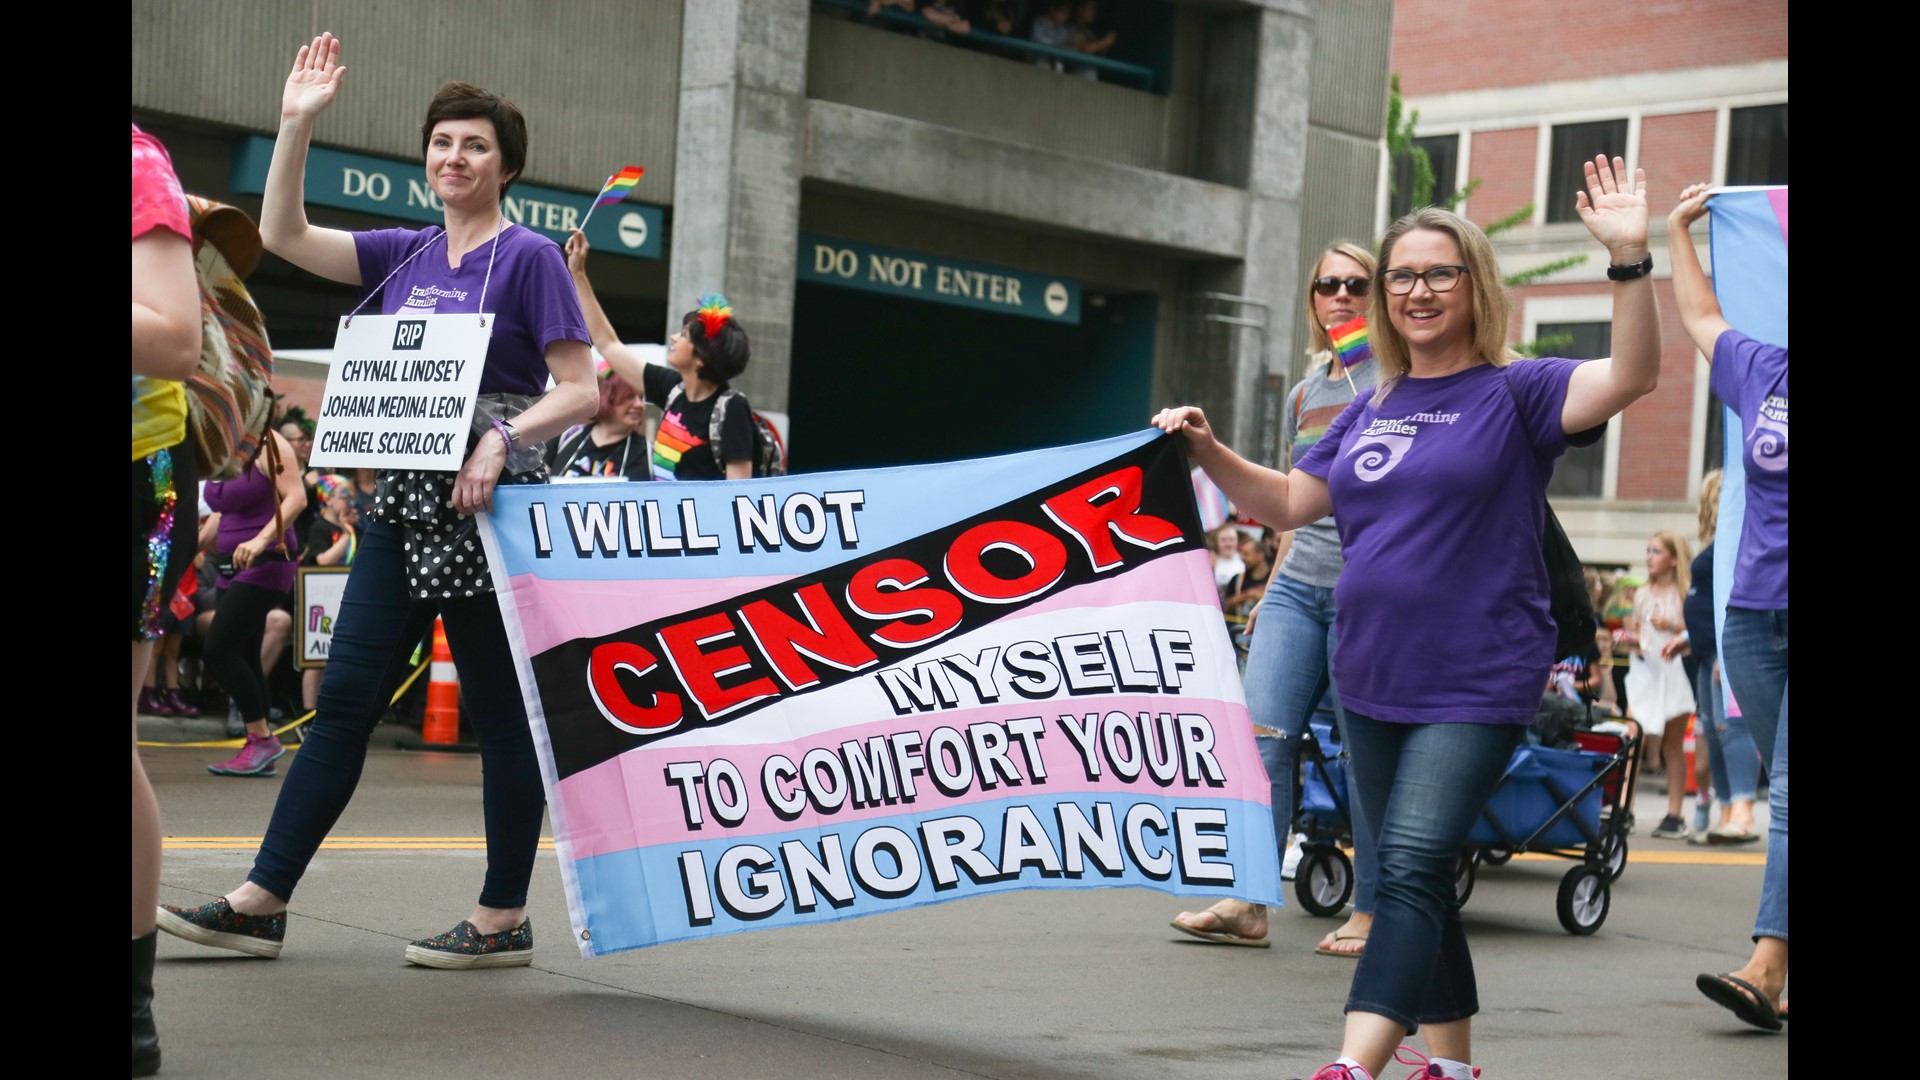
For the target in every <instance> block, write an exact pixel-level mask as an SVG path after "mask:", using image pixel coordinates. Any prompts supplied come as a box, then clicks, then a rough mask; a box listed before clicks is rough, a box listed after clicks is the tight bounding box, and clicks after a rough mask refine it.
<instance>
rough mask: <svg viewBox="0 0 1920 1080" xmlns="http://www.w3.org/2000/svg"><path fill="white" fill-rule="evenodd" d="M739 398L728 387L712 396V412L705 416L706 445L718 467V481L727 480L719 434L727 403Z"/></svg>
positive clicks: (723, 428) (733, 390)
mask: <svg viewBox="0 0 1920 1080" xmlns="http://www.w3.org/2000/svg"><path fill="white" fill-rule="evenodd" d="M739 396H740V391H738V390H735V389H734V388H733V387H731V386H729V387H727V388H726V389H725V390H722V391H720V392H719V393H717V394H715V395H714V396H713V412H712V413H710V414H709V415H708V416H707V445H709V446H711V447H713V463H714V464H715V465H718V466H719V467H720V479H722V480H725V479H726V478H727V459H726V456H725V454H724V453H723V452H722V451H721V449H720V434H721V432H722V431H723V430H725V427H726V421H727V403H728V402H729V401H732V400H733V399H734V398H736V397H739Z"/></svg>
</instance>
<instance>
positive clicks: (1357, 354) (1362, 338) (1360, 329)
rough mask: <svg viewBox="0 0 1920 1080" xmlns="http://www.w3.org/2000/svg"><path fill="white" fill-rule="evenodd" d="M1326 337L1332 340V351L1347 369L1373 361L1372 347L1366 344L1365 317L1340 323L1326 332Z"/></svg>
mask: <svg viewBox="0 0 1920 1080" xmlns="http://www.w3.org/2000/svg"><path fill="white" fill-rule="evenodd" d="M1327 336H1328V337H1329V338H1331V339H1333V351H1334V352H1336V353H1339V354H1340V362H1341V363H1342V364H1344V365H1346V366H1347V367H1352V366H1353V365H1355V364H1358V363H1360V362H1362V361H1365V360H1371V359H1373V346H1371V345H1369V344H1367V317H1366V316H1365V315H1362V316H1360V317H1359V318H1356V319H1354V320H1352V321H1350V322H1343V323H1341V324H1340V325H1339V326H1336V327H1334V328H1333V329H1331V330H1329V331H1327Z"/></svg>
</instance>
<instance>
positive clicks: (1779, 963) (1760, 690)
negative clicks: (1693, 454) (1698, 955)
mask: <svg viewBox="0 0 1920 1080" xmlns="http://www.w3.org/2000/svg"><path fill="white" fill-rule="evenodd" d="M1710 194H1712V193H1711V191H1710V189H1709V187H1708V185H1706V184H1694V185H1692V186H1690V187H1688V188H1687V189H1686V190H1685V191H1682V192H1681V193H1680V202H1679V205H1677V206H1675V207H1674V208H1673V212H1672V213H1671V214H1669V215H1668V217H1667V237H1668V244H1669V245H1670V247H1671V250H1672V252H1673V299H1674V303H1675V305H1676V306H1678V307H1679V309H1680V323H1681V325H1682V326H1685V327H1686V328H1687V336H1688V337H1690V338H1692V339H1693V343H1694V344H1695V345H1697V346H1699V348H1700V351H1701V352H1703V353H1705V354H1706V355H1707V356H1709V357H1711V358H1712V361H1713V392H1714V393H1715V394H1716V395H1718V396H1719V398H1720V400H1721V401H1724V402H1726V403H1727V407H1728V408H1729V409H1732V410H1733V411H1734V412H1735V413H1736V414H1737V415H1738V416H1739V417H1740V430H1741V432H1742V435H1743V438H1744V445H1743V446H1742V447H1741V448H1740V450H1739V453H1740V465H1741V470H1742V472H1743V473H1744V479H1745V480H1746V492H1747V502H1746V511H1745V513H1744V515H1743V516H1742V520H1741V522H1740V531H1739V535H1738V536H1737V537H1736V538H1735V541H1734V542H1735V543H1737V544H1738V545H1739V548H1738V553H1737V554H1736V556H1735V558H1734V564H1733V587H1732V589H1731V590H1730V591H1729V593H1728V599H1727V611H1726V621H1725V625H1724V627H1723V629H1722V631H1721V635H1720V655H1721V658H1722V672H1723V674H1724V675H1725V676H1726V682H1727V687H1728V689H1729V690H1731V691H1732V692H1733V698H1734V700H1736V701H1738V702H1739V703H1740V711H1741V713H1742V716H1743V719H1744V720H1745V721H1746V725H1747V730H1748V732H1749V733H1750V734H1752V736H1753V743H1754V746H1755V747H1757V748H1758V749H1759V751H1760V760H1762V761H1764V762H1766V764H1767V870H1766V873H1765V875H1764V876H1763V877H1762V878H1761V881H1760V910H1759V912H1758V914H1757V915H1756V916H1755V918H1754V923H1753V955H1752V956H1751V957H1750V958H1749V959H1748V960H1747V963H1746V966H1745V967H1742V968H1741V969H1740V970H1738V971H1734V972H1730V973H1728V974H1724V975H1716V974H1713V973H1709V972H1703V973H1702V974H1701V975H1700V976H1699V977H1698V978H1696V979H1695V980H1694V985H1695V986H1697V987H1699V989H1700V992H1701V993H1703V994H1705V995H1706V996H1707V997H1708V998H1710V999H1712V1000H1713V1001H1714V1002H1715V1003H1717V1004H1719V1005H1722V1006H1724V1007H1725V1008H1727V1009H1729V1010H1731V1011H1732V1012H1733V1014H1734V1015H1735V1016H1738V1017H1739V1018H1740V1019H1741V1020H1743V1021H1745V1022H1747V1023H1749V1024H1752V1025H1753V1026H1754V1027H1757V1028H1764V1029H1766V1030H1768V1031H1778V1030H1780V1027H1781V1024H1780V1022H1781V1021H1782V1020H1785V1019H1786V1018H1787V1010H1786V1002H1785V1001H1782V1000H1781V995H1782V994H1784V993H1785V992H1786V988H1787V655H1788V653H1787V643H1788V638H1787V625H1788V624H1787V350H1786V347H1785V346H1781V345H1773V344H1769V343H1767V342H1764V341H1757V340H1755V339H1754V338H1752V337H1749V336H1748V335H1746V334H1744V333H1742V332H1741V331H1739V330H1738V329H1736V328H1734V327H1733V326H1732V325H1731V324H1729V323H1728V322H1727V319H1726V316H1725V315H1723V314H1722V313H1721V309H1720V301H1719V300H1718V299H1717V298H1716V297H1715V295H1714V285H1713V282H1710V281H1709V280H1707V275H1706V273H1705V272H1704V271H1703V270H1701V268H1700V256H1699V255H1698V254H1697V253H1696V252H1695V251H1694V250H1693V235H1692V234H1691V233H1689V232H1688V231H1687V230H1688V227H1689V226H1691V225H1692V224H1693V223H1694V222H1696V221H1698V220H1700V218H1701V217H1703V216H1705V215H1706V213H1707V199H1708V196H1709V195H1710ZM1742 194H1744V195H1746V196H1747V198H1748V200H1749V201H1750V202H1751V203H1753V204H1754V206H1755V207H1756V208H1758V209H1759V211H1760V215H1761V216H1762V217H1764V218H1765V219H1766V220H1765V221H1763V222H1761V223H1760V227H1761V228H1762V229H1763V230H1767V231H1770V230H1772V229H1773V228H1774V227H1775V225H1776V224H1777V227H1778V229H1779V235H1778V236H1777V237H1771V239H1775V240H1777V241H1778V242H1779V245H1780V249H1781V251H1782V256H1781V257H1782V258H1784V248H1785V246H1786V231H1787V212H1786V190H1785V189H1784V188H1782V189H1778V190H1776V191H1769V192H1744V193H1742ZM1723 197H1724V196H1723ZM1718 213H1719V212H1718V211H1716V222H1715V225H1714V237H1715V240H1716V244H1715V249H1714V265H1715V267H1716V268H1717V267H1719V266H1720V265H1721V262H1720V260H1721V259H1722V258H1726V259H1728V260H1729V265H1731V261H1732V259H1733V247H1734V245H1733V244H1731V243H1727V244H1724V245H1723V244H1721V243H1718V242H1717V241H1719V239H1720V236H1721V227H1720V224H1719V221H1718V220H1717V216H1718ZM1776 219H1777V220H1776ZM1728 231H1729V232H1733V231H1734V230H1732V229H1729V230H1728ZM1756 261H1758V260H1756ZM1723 280H1724V279H1723ZM1779 290H1780V294H1779V296H1778V297H1777V298H1770V299H1772V300H1774V302H1777V303H1778V304H1780V305H1781V306H1782V307H1785V306H1786V302H1787V298H1786V281H1785V278H1784V275H1783V276H1782V279H1781V281H1780V282H1779ZM1732 468H1733V466H1732V465H1731V464H1729V465H1728V469H1729V470H1731V469H1732ZM1704 659H1705V658H1703V662H1704Z"/></svg>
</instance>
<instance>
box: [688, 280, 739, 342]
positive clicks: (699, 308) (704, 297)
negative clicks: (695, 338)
mask: <svg viewBox="0 0 1920 1080" xmlns="http://www.w3.org/2000/svg"><path fill="white" fill-rule="evenodd" d="M694 305H695V306H694V312H693V314H694V317H695V318H697V319H699V320H700V325H701V326H702V327H705V328H706V331H707V339H708V340H709V341H711V340H713V338H714V336H715V335H717V334H719V333H720V328H721V327H723V326H725V325H727V321H728V320H729V319H732V318H733V308H731V307H729V306H727V298H726V297H724V296H722V295H720V294H719V293H717V292H711V291H709V292H704V293H701V294H700V299H698V300H696V301H694Z"/></svg>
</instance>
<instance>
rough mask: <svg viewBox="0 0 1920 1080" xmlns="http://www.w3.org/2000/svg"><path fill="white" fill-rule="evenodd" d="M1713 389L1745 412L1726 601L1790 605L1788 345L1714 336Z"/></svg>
mask: <svg viewBox="0 0 1920 1080" xmlns="http://www.w3.org/2000/svg"><path fill="white" fill-rule="evenodd" d="M1713 392H1714V393H1715V394H1717V395H1719V397H1720V400H1721V401H1724V402H1726V403H1727V407H1728V408H1730V409H1732V410H1733V411H1734V412H1735V413H1736V414H1738V415H1739V417H1740V429H1741V432H1742V434H1743V436H1744V438H1745V439H1746V446H1745V447H1743V448H1742V453H1741V455H1740V463H1741V464H1742V465H1743V466H1744V467H1745V470H1746V477H1747V512H1746V517H1745V519H1744V520H1743V521H1742V522H1741V525H1740V553H1739V555H1738V556H1737V557H1736V558H1735V561H1734V564H1733V590H1732V592H1731V593H1729V594H1728V597H1727V602H1728V603H1729V604H1731V605H1732V606H1734V607H1743V608H1752V609H1754V610H1756V611H1785V610H1787V350H1785V349H1783V348H1781V347H1780V346H1778V345H1769V344H1767V343H1766V342H1764V341H1755V340H1753V339H1752V338H1750V337H1748V336H1747V335H1745V334H1743V333H1741V332H1740V331H1738V330H1728V331H1726V332H1724V333H1722V334H1721V335H1720V340H1718V341H1716V342H1714V343H1713Z"/></svg>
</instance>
